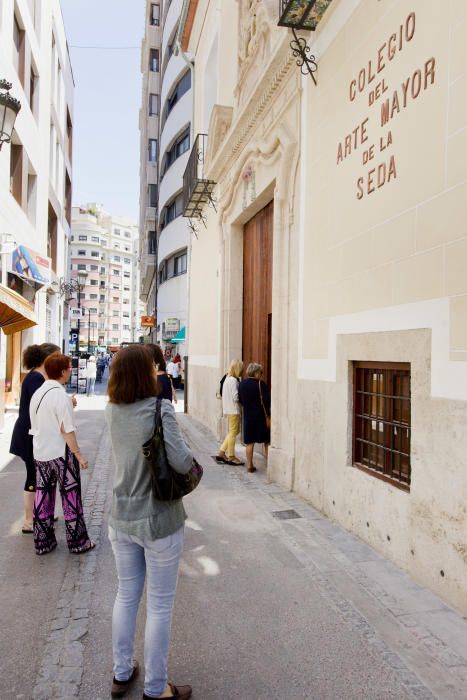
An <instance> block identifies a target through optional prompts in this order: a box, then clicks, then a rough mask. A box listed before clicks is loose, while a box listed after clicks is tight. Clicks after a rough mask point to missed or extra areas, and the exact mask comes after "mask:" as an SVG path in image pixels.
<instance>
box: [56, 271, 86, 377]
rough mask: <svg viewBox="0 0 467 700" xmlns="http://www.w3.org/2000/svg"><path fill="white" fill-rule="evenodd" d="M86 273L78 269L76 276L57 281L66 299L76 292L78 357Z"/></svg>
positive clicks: (60, 292) (78, 353) (77, 374)
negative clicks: (82, 297) (82, 296)
mask: <svg viewBox="0 0 467 700" xmlns="http://www.w3.org/2000/svg"><path fill="white" fill-rule="evenodd" d="M87 276H88V273H87V272H86V271H85V270H79V272H78V277H73V278H72V279H70V280H68V281H67V280H66V279H65V278H64V277H61V278H60V281H59V283H58V293H59V294H60V296H61V297H62V296H65V299H66V300H67V301H68V300H69V299H71V298H72V296H73V294H74V293H75V292H76V297H77V300H78V309H79V311H80V313H79V316H78V328H77V331H78V338H77V343H76V352H77V355H78V358H79V355H80V344H79V340H80V329H81V292H82V291H83V289H84V287H85V285H86V279H87ZM76 389H77V391H78V389H79V368H78V370H77V373H76Z"/></svg>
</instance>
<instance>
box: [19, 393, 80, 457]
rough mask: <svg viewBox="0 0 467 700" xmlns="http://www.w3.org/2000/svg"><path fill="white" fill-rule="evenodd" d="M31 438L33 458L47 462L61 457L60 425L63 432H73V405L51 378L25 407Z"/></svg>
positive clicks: (62, 441) (61, 436)
mask: <svg viewBox="0 0 467 700" xmlns="http://www.w3.org/2000/svg"><path fill="white" fill-rule="evenodd" d="M29 415H30V418H31V430H30V431H29V434H30V435H32V436H33V452H34V459H36V460H37V461H38V462H48V461H50V460H52V459H59V458H60V457H64V456H65V450H66V442H65V438H64V436H63V433H62V432H61V426H62V423H63V427H64V430H65V432H66V433H72V432H74V430H75V426H74V424H73V404H72V401H71V396H68V395H67V393H66V391H65V388H64V387H63V385H62V384H60V382H57V381H55V379H48V380H47V381H45V382H44V383H43V384H42V386H41V387H39V389H37V391H36V392H35V393H34V394H33V396H32V398H31V403H30V404H29Z"/></svg>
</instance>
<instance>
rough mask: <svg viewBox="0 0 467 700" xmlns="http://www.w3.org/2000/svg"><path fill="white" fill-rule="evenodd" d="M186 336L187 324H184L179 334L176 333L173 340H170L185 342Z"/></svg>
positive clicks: (172, 341)
mask: <svg viewBox="0 0 467 700" xmlns="http://www.w3.org/2000/svg"><path fill="white" fill-rule="evenodd" d="M185 336H186V326H183V328H181V329H180V330H179V331H178V333H177V335H174V337H173V338H172V340H171V341H170V342H171V343H184V342H185Z"/></svg>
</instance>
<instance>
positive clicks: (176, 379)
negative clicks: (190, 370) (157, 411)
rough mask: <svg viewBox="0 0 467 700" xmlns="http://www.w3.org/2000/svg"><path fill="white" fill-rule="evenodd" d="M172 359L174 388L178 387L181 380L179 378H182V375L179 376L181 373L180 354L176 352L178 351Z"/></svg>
mask: <svg viewBox="0 0 467 700" xmlns="http://www.w3.org/2000/svg"><path fill="white" fill-rule="evenodd" d="M172 361H173V365H174V369H173V373H172V376H173V383H174V387H175V389H180V382H181V379H182V377H181V374H182V358H181V357H180V355H179V354H178V352H177V354H176V355H175V357H174V358H173V360H172Z"/></svg>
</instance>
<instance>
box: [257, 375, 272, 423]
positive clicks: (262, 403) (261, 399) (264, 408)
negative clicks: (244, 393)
mask: <svg viewBox="0 0 467 700" xmlns="http://www.w3.org/2000/svg"><path fill="white" fill-rule="evenodd" d="M258 388H259V399H260V401H261V406H262V407H263V411H264V417H265V418H266V420H267V419H268V418H269V415H268V413H267V411H266V407H265V405H264V402H263V392H262V391H261V379H258Z"/></svg>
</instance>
